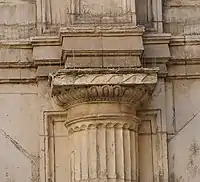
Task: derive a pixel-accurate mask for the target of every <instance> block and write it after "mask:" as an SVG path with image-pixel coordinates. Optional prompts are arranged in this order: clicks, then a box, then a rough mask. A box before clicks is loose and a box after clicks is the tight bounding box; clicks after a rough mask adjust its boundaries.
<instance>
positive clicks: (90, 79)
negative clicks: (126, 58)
mask: <svg viewBox="0 0 200 182" xmlns="http://www.w3.org/2000/svg"><path fill="white" fill-rule="evenodd" d="M157 72H158V70H157V69H147V68H146V69H118V70H116V69H70V70H68V69H63V70H60V71H58V72H56V73H55V74H52V75H51V76H50V79H51V80H50V81H51V88H52V97H53V98H54V99H55V101H56V103H57V104H58V105H59V106H62V107H70V106H71V105H74V104H78V103H84V102H102V101H103V102H121V103H131V104H132V105H138V103H139V102H141V101H142V100H143V98H145V97H146V96H147V95H148V94H149V93H150V92H151V91H152V90H153V88H154V86H155V84H156V83H157Z"/></svg>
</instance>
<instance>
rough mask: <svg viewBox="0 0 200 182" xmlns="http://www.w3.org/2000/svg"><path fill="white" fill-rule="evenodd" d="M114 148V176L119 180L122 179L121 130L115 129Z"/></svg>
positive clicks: (122, 153)
mask: <svg viewBox="0 0 200 182" xmlns="http://www.w3.org/2000/svg"><path fill="white" fill-rule="evenodd" d="M115 146H116V175H117V178H119V179H124V139H123V129H122V128H121V127H119V128H118V127H117V128H116V129H115Z"/></svg>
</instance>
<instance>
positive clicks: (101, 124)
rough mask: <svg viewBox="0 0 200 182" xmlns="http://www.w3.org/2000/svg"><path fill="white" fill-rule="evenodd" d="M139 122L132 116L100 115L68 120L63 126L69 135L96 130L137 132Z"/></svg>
mask: <svg viewBox="0 0 200 182" xmlns="http://www.w3.org/2000/svg"><path fill="white" fill-rule="evenodd" d="M88 121H90V122H88ZM92 121H95V122H92ZM140 122H141V121H140V119H139V118H138V117H136V116H134V115H132V114H113V115H112V114H109V115H108V114H107V115H105V114H104V115H103V114H100V115H98V116H97V115H93V116H92V115H90V116H86V117H80V118H75V119H73V120H68V121H67V123H66V124H65V126H66V128H68V132H69V133H68V134H69V135H71V134H73V133H74V132H79V131H83V130H91V129H97V128H115V129H123V130H132V131H134V132H138V125H139V124H140Z"/></svg>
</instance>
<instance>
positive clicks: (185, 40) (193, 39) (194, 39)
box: [170, 35, 200, 46]
mask: <svg viewBox="0 0 200 182" xmlns="http://www.w3.org/2000/svg"><path fill="white" fill-rule="evenodd" d="M184 45H200V35H182V36H172V37H171V39H170V46H184Z"/></svg>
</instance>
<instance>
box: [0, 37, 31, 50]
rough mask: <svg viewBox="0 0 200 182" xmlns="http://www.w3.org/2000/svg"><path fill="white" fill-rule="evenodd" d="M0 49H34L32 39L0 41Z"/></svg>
mask: <svg viewBox="0 0 200 182" xmlns="http://www.w3.org/2000/svg"><path fill="white" fill-rule="evenodd" d="M0 47H5V48H14V49H32V48H33V47H32V44H31V41H30V39H20V40H0Z"/></svg>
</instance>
